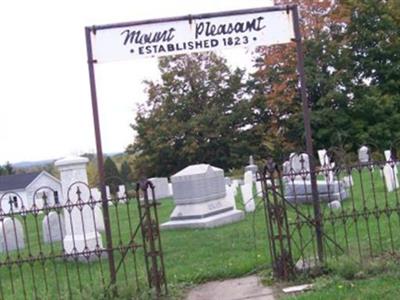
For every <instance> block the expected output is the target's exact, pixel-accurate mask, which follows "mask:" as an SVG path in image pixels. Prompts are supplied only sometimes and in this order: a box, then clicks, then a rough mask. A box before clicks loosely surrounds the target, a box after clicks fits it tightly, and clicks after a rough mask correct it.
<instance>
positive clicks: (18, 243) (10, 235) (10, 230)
mask: <svg viewBox="0 0 400 300" xmlns="http://www.w3.org/2000/svg"><path fill="white" fill-rule="evenodd" d="M24 247H25V241H24V231H23V229H22V225H21V222H20V221H18V220H17V219H15V218H14V219H12V218H10V217H6V218H4V219H3V221H2V222H0V252H9V251H13V250H22V249H23V248H24Z"/></svg>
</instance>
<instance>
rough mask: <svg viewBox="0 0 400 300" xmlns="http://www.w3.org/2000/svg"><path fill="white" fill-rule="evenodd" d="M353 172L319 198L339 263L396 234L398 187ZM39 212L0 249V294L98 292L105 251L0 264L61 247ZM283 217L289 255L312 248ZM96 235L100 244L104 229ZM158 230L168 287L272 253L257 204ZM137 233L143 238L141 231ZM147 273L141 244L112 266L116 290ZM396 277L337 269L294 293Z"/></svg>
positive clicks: (307, 232) (119, 219)
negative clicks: (345, 192)
mask: <svg viewBox="0 0 400 300" xmlns="http://www.w3.org/2000/svg"><path fill="white" fill-rule="evenodd" d="M353 179H354V187H353V188H352V189H351V190H350V191H349V194H350V199H348V200H346V201H344V202H343V206H342V209H339V210H337V211H332V210H330V209H328V208H327V206H326V204H322V209H323V214H324V218H325V224H324V230H325V232H326V233H327V235H328V236H329V237H330V238H332V239H333V240H334V241H335V242H336V243H337V244H338V245H340V246H341V248H342V250H343V251H341V250H340V249H338V248H337V247H334V246H333V243H332V242H330V241H327V240H326V243H325V251H326V253H327V257H328V258H329V259H330V261H333V265H337V264H339V263H340V262H341V261H343V260H344V259H345V258H346V257H347V256H348V255H349V254H350V255H351V257H353V259H352V260H351V262H352V263H355V264H356V266H357V268H360V266H361V265H360V262H365V261H366V260H365V259H364V258H365V257H371V256H376V255H379V254H380V253H386V252H395V250H397V249H399V247H400V238H399V235H398V234H397V232H396V231H397V228H398V226H399V224H400V222H399V220H400V214H398V213H397V211H395V210H393V209H395V208H396V207H400V206H398V204H399V195H398V192H393V193H390V194H387V193H386V192H385V190H384V182H383V180H382V178H381V177H380V175H379V172H378V171H374V172H372V173H370V172H366V171H362V172H358V171H353ZM361 183H362V185H363V188H361ZM236 200H237V205H238V208H239V209H243V205H242V199H241V196H240V195H239V196H238V197H237V199H236ZM259 201H260V199H259ZM129 203H130V204H118V205H114V206H112V207H110V217H111V224H112V236H113V243H114V246H116V247H118V246H124V245H127V244H128V243H129V241H130V239H131V233H132V232H133V231H134V230H135V228H136V226H137V225H138V212H137V207H136V201H135V200H131V201H130V202H129ZM364 208H367V210H369V211H372V213H371V214H369V213H368V214H355V212H365V211H366V210H365V209H364ZM172 209H173V201H172V199H165V200H163V201H162V204H161V206H160V207H159V218H160V222H161V223H162V222H165V221H167V220H168V219H169V215H170V213H171V211H172ZM298 209H299V210H300V211H301V212H302V214H304V215H306V216H308V217H309V218H310V219H312V216H313V212H312V207H311V206H310V205H302V206H299V207H298ZM343 217H345V218H344V219H343ZM42 219H43V215H38V216H37V217H34V216H27V217H26V218H23V219H22V218H21V222H22V225H23V226H24V228H25V232H26V237H25V243H26V247H25V248H24V249H23V250H21V251H20V252H19V253H18V252H17V251H14V252H13V253H11V254H10V255H9V256H7V255H5V254H4V253H3V254H1V255H0V279H1V280H0V298H4V299H32V298H35V297H36V298H39V299H59V298H60V299H63V297H64V298H65V299H68V295H69V294H70V293H72V298H73V299H79V298H86V299H96V298H101V297H102V291H103V289H104V287H107V286H108V284H109V273H108V263H107V260H106V259H103V260H100V259H99V260H96V261H94V262H92V263H82V262H74V261H64V260H62V259H56V260H45V259H44V260H38V261H34V262H33V261H29V260H28V261H26V262H24V263H23V264H13V265H12V266H11V267H8V266H5V265H2V264H4V263H6V262H7V261H10V260H15V259H17V258H23V259H29V258H30V257H37V256H39V257H40V256H42V257H47V256H49V255H57V254H60V253H61V243H54V244H52V245H49V244H43V242H42V240H43V239H42V229H41V224H42ZM288 219H289V223H290V224H291V225H290V229H291V236H292V250H293V254H294V257H295V259H296V260H297V259H301V258H304V259H307V258H309V257H313V256H315V233H314V228H313V227H312V226H311V225H309V224H307V223H305V222H301V226H299V224H300V223H299V222H298V221H299V218H298V214H297V213H296V211H295V210H294V209H293V208H288ZM343 220H346V221H343ZM302 221H304V219H303V220H302ZM102 237H103V238H102V240H103V245H104V246H105V237H104V235H102ZM161 237H162V243H163V250H164V260H165V268H166V277H167V281H168V283H169V285H170V287H172V290H173V291H176V290H178V291H179V289H180V288H181V287H182V286H188V285H192V284H198V283H201V282H205V281H209V280H214V279H222V278H233V277H240V276H243V275H246V274H248V273H251V272H256V271H258V270H261V269H264V270H265V269H266V268H267V269H268V270H270V266H271V259H270V257H269V249H268V240H267V231H266V225H265V217H264V212H263V207H262V204H261V205H260V206H259V208H258V209H257V210H256V212H255V213H253V214H247V215H246V218H245V219H244V220H243V221H241V222H238V223H235V224H231V225H227V226H223V227H220V228H215V229H201V230H200V229H198V230H169V231H162V235H161ZM28 240H29V247H28V246H27V245H28ZM135 241H136V242H137V243H139V244H141V243H142V240H141V237H140V234H139V235H138V237H137V238H136V239H135ZM114 253H115V260H116V264H117V265H118V264H119V262H120V261H121V253H122V251H120V250H118V249H116V250H115V251H114ZM145 278H146V274H145V271H144V260H143V253H142V250H141V249H138V250H137V251H136V252H133V251H130V252H129V253H128V255H127V257H126V258H125V260H123V263H122V264H121V266H120V269H119V271H118V286H119V290H120V291H121V293H122V295H121V298H126V299H129V297H131V296H132V294H134V293H135V292H136V290H138V289H139V288H140V289H141V290H142V291H144V290H145V285H146V280H145ZM397 279H398V273H396V272H394V271H393V272H391V273H388V274H383V275H382V276H380V277H376V278H374V277H372V276H370V277H367V278H365V279H360V280H358V281H357V282H356V283H353V281H349V280H348V279H347V278H346V277H341V276H339V275H338V276H336V275H333V276H330V277H322V278H321V279H319V281H318V282H319V283H318V284H319V286H321V287H322V288H321V289H317V291H315V292H312V293H310V294H305V295H304V296H299V297H306V295H312V297H315V298H300V299H320V298H322V297H323V298H326V299H328V296H327V295H326V294H324V293H331V294H332V295H335V296H336V295H342V294H343V295H344V294H348V295H350V296H349V297H350V298H345V296H343V297H344V298H343V299H358V298H357V297H353V298H352V297H351V295H357V293H358V292H360V293H361V294H360V295H363V294H362V293H364V292H365V290H366V289H365V288H364V287H374V286H377V288H373V289H370V290H371V293H372V292H376V290H377V289H380V290H381V291H386V290H387V291H390V292H391V291H397V292H398V289H397V288H395V287H394V284H393V283H394V282H395V281H396V280H397ZM324 280H325V281H324ZM349 282H350V283H349ZM318 284H317V286H318ZM352 284H353V286H352ZM378 286H379V287H378ZM396 289H397V290H396ZM24 290H25V291H26V294H24V292H23V291H24ZM138 293H139V294H140V292H138ZM174 295H175V294H174ZM314 295H315V296H314ZM365 295H367V294H365ZM371 295H373V294H371ZM143 297H146V296H143ZM310 297H311V296H310ZM318 297H319V298H318ZM368 297H369V296H368ZM368 297H367V296H366V298H365V297H364V298H363V299H368ZM371 297H372V296H371ZM332 299H337V298H332ZM339 299H340V298H339ZM360 299H361V298H360ZM370 299H373V298H370Z"/></svg>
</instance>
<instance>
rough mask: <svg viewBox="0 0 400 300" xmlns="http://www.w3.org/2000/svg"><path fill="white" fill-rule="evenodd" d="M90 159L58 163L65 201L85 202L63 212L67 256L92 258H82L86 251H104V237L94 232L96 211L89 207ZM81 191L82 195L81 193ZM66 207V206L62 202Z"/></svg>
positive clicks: (70, 159)
mask: <svg viewBox="0 0 400 300" xmlns="http://www.w3.org/2000/svg"><path fill="white" fill-rule="evenodd" d="M88 161H89V160H88V159H87V158H84V157H71V158H65V159H61V160H58V161H56V162H55V165H56V167H57V168H58V170H59V171H60V178H61V185H62V190H63V195H64V197H63V199H64V201H70V202H71V203H72V204H74V203H76V202H77V201H78V199H81V200H82V201H83V207H78V206H76V207H73V208H72V209H67V208H65V209H64V221H65V230H66V233H65V237H64V240H63V245H64V250H65V252H66V253H67V254H72V255H74V254H76V253H82V254H79V255H80V256H82V258H83V257H85V259H90V256H91V255H94V254H89V256H87V255H86V256H83V251H86V250H88V251H93V253H94V250H97V249H99V248H100V249H101V248H103V244H102V239H101V235H100V233H99V232H98V231H96V230H95V228H96V226H95V218H93V210H92V207H91V206H90V205H89V201H90V192H89V188H87V184H88V179H87V173H86V164H87V163H88ZM78 188H79V193H78ZM63 204H65V203H63Z"/></svg>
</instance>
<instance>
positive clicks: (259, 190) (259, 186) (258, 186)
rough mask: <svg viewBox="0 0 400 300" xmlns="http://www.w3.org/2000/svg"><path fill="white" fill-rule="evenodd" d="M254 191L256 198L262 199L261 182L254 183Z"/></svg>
mask: <svg viewBox="0 0 400 300" xmlns="http://www.w3.org/2000/svg"><path fill="white" fill-rule="evenodd" d="M256 191H257V196H259V197H262V186H261V181H256Z"/></svg>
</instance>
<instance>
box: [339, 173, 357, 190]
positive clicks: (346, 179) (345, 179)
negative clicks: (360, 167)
mask: <svg viewBox="0 0 400 300" xmlns="http://www.w3.org/2000/svg"><path fill="white" fill-rule="evenodd" d="M342 181H343V183H344V187H345V188H349V187H351V186H353V184H354V183H353V176H352V175H348V176H345V177H343V179H342Z"/></svg>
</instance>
